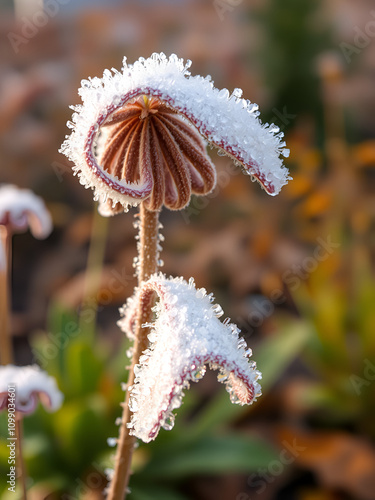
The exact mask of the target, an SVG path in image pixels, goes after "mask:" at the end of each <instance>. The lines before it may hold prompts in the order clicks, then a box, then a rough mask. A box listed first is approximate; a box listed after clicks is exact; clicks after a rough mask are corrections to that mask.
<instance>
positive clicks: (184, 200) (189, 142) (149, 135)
mask: <svg viewBox="0 0 375 500" xmlns="http://www.w3.org/2000/svg"><path fill="white" fill-rule="evenodd" d="M102 133H104V134H105V139H104V145H103V146H102V147H101V148H100V149H101V151H100V154H99V158H98V160H99V163H100V164H101V167H102V168H103V170H106V171H107V172H108V173H110V174H112V175H114V176H115V177H117V178H118V179H120V180H122V179H124V180H125V181H126V182H127V183H138V182H140V181H142V178H143V177H144V176H145V175H147V174H149V175H151V176H152V180H153V187H152V190H151V193H150V195H149V196H148V198H146V200H145V201H144V203H145V204H146V206H147V208H148V209H149V210H152V211H156V210H160V209H161V207H162V206H163V205H165V206H166V207H167V208H169V209H171V210H180V209H182V208H184V207H185V206H186V205H187V204H188V203H189V201H190V197H191V195H192V194H198V195H205V194H207V193H209V192H210V191H212V189H213V188H214V187H215V183H216V170H215V167H214V165H213V164H212V162H211V160H210V158H209V156H208V154H207V152H206V145H205V143H204V141H203V139H202V137H201V135H200V134H199V133H198V132H197V131H196V130H195V128H194V127H193V126H192V125H190V124H189V123H188V122H187V120H185V119H184V118H182V117H181V116H180V115H178V114H177V113H176V112H175V111H174V110H173V109H171V108H169V107H168V106H166V105H165V104H164V103H163V102H162V101H160V100H159V99H157V98H155V97H151V98H148V97H146V96H142V97H140V98H137V99H136V100H134V101H132V102H129V103H127V104H126V105H125V106H123V107H122V108H121V109H120V110H118V111H116V112H115V113H113V114H112V115H111V116H110V117H109V118H108V119H107V121H106V122H105V123H104V124H103V125H102ZM112 205H113V203H112V200H111V199H108V200H107V201H106V202H105V204H101V207H100V210H101V212H102V213H103V214H105V215H113V214H115V213H119V212H122V211H123V210H124V208H123V206H122V205H121V204H120V203H117V204H116V205H115V206H114V207H113V206H112Z"/></svg>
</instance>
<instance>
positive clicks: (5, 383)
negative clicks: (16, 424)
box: [0, 365, 63, 413]
mask: <svg viewBox="0 0 375 500" xmlns="http://www.w3.org/2000/svg"><path fill="white" fill-rule="evenodd" d="M10 385H12V386H15V393H16V410H17V411H20V412H22V413H32V412H33V411H34V410H35V408H36V406H37V403H38V398H39V399H40V400H41V402H42V403H43V404H44V406H45V407H46V408H47V409H48V410H49V411H56V410H58V409H59V408H60V406H61V404H62V401H63V394H62V393H61V392H60V391H59V389H58V387H57V384H56V380H55V379H54V378H53V377H51V376H49V375H48V374H47V373H46V372H44V371H43V370H41V369H40V368H39V366H37V365H32V366H15V365H6V366H0V410H2V409H3V408H5V407H6V405H7V397H8V387H9V386H10Z"/></svg>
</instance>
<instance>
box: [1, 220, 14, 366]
mask: <svg viewBox="0 0 375 500" xmlns="http://www.w3.org/2000/svg"><path fill="white" fill-rule="evenodd" d="M0 245H1V246H2V248H3V252H4V255H5V266H4V268H3V269H1V266H0V364H2V365H8V364H10V363H12V361H13V354H12V343H11V339H10V334H9V309H10V305H9V302H10V301H9V287H10V267H11V249H10V245H11V235H10V233H9V231H8V230H7V228H6V227H5V226H0Z"/></svg>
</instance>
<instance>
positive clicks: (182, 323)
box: [119, 274, 261, 442]
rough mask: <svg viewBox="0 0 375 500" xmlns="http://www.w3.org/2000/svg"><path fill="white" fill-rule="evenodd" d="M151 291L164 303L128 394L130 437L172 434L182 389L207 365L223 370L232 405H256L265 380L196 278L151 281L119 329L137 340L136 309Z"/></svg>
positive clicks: (146, 439) (161, 277)
mask: <svg viewBox="0 0 375 500" xmlns="http://www.w3.org/2000/svg"><path fill="white" fill-rule="evenodd" d="M150 286H151V288H152V289H153V290H156V291H157V293H158V295H159V299H160V301H159V302H158V303H157V304H156V306H155V311H156V321H155V323H153V324H152V325H151V331H150V334H149V340H150V348H149V349H147V350H146V351H144V353H143V355H142V356H141V358H140V364H138V365H135V370H134V371H135V382H134V385H133V386H132V387H130V388H129V390H130V391H131V396H130V404H129V405H130V409H131V411H132V412H133V415H132V420H131V423H130V425H129V427H130V428H131V430H130V433H131V434H133V435H135V436H136V437H137V438H140V439H142V440H143V441H144V442H149V441H151V440H152V439H155V437H156V435H157V433H158V432H159V429H160V427H164V428H165V429H167V430H169V429H171V428H172V427H173V424H174V414H173V413H172V411H173V410H174V409H175V408H178V407H179V406H181V404H182V397H183V395H184V393H183V389H184V388H187V387H189V382H190V381H194V382H197V381H198V380H199V379H201V378H202V377H203V375H204V373H205V365H206V364H208V365H209V366H210V368H213V369H218V370H219V374H218V380H219V381H220V382H223V383H225V384H226V389H227V391H228V392H229V394H230V399H231V401H232V402H233V403H237V404H241V405H243V404H249V403H252V402H253V401H256V398H257V397H258V396H259V395H260V394H261V388H260V385H259V384H258V382H257V379H259V378H261V374H260V372H259V371H258V370H256V364H255V362H253V361H252V362H251V361H249V359H248V358H249V357H250V356H251V349H247V346H246V342H245V341H244V339H242V338H239V335H238V334H239V330H238V328H237V327H236V325H234V324H231V323H230V322H229V319H227V320H226V321H224V323H222V322H221V321H219V319H218V318H219V317H220V316H221V315H222V314H223V311H222V309H221V307H220V306H219V305H213V297H212V294H211V295H207V294H206V291H205V289H203V288H201V289H198V290H197V289H196V288H195V285H194V280H193V279H192V278H191V279H190V280H189V283H187V282H186V281H185V280H183V279H182V278H175V279H172V278H169V279H167V278H166V277H165V276H164V275H162V274H158V275H153V276H152V277H151V279H150V280H149V281H148V282H146V283H145V284H144V285H143V286H142V287H141V289H137V290H136V293H135V296H134V297H132V298H131V299H129V300H128V303H127V305H126V306H125V307H124V308H123V309H122V310H121V312H122V314H123V316H124V317H123V319H122V320H120V321H119V326H120V327H121V328H122V329H123V330H124V331H125V332H126V333H127V334H128V335H129V336H130V337H131V338H133V332H132V329H133V327H132V325H133V324H134V322H133V321H134V315H135V311H136V304H137V303H138V302H139V298H140V294H141V293H142V290H144V287H150ZM146 326H150V325H146ZM249 388H250V390H249Z"/></svg>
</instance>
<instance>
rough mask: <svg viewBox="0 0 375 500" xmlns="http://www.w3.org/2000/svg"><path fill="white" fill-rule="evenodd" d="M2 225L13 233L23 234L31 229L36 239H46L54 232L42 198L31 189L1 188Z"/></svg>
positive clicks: (10, 186)
mask: <svg viewBox="0 0 375 500" xmlns="http://www.w3.org/2000/svg"><path fill="white" fill-rule="evenodd" d="M0 224H1V225H5V226H8V227H9V228H10V230H11V231H17V232H23V231H26V230H27V228H28V227H30V231H31V233H32V234H33V236H34V237H35V238H38V239H44V238H47V236H48V235H49V234H50V233H51V231H52V219H51V215H50V213H49V212H48V210H47V208H46V206H45V204H44V202H43V200H42V198H40V197H39V196H36V195H35V194H34V193H33V192H32V191H30V190H29V189H19V188H18V187H16V186H13V185H10V184H9V185H3V186H0Z"/></svg>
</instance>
